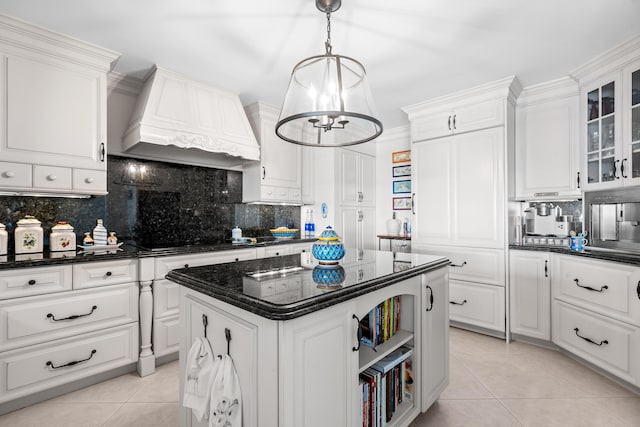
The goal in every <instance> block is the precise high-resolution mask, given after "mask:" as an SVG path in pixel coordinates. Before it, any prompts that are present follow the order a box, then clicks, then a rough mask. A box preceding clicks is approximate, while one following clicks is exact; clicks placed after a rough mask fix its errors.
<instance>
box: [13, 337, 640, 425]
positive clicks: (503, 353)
mask: <svg viewBox="0 0 640 427" xmlns="http://www.w3.org/2000/svg"><path fill="white" fill-rule="evenodd" d="M450 348H451V361H450V363H451V378H450V384H449V387H448V388H447V389H446V390H445V392H444V393H443V394H442V396H441V397H440V400H439V401H438V402H437V403H435V404H434V405H433V406H432V407H431V408H430V409H429V410H428V411H427V412H426V413H425V414H422V415H420V416H419V417H418V418H417V419H416V420H415V421H414V422H413V423H412V424H411V427H436V426H437V427H440V426H443V427H449V426H460V427H474V426H487V427H494V426H527V427H528V426H541V427H542V426H544V427H552V426H562V427H570V426H580V427H589V426H598V427H600V426H602V427H605V426H606V427H609V426H611V427H618V426H628V427H638V426H640V397H639V396H638V395H635V394H633V393H631V392H629V391H628V390H626V389H624V388H622V387H620V386H618V385H617V384H615V383H614V382H612V381H610V380H609V379H607V378H605V377H603V376H601V375H599V374H597V373H595V372H593V371H591V370H589V369H588V368H585V367H584V366H582V365H580V364H579V363H577V362H575V361H573V360H572V359H570V358H568V357H566V356H564V355H562V354H560V353H558V352H556V351H552V350H547V349H543V348H540V347H536V346H532V345H529V344H525V343H520V342H512V343H510V344H507V343H506V342H505V341H503V340H499V339H496V338H491V337H487V336H484V335H479V334H475V333H473V332H467V331H463V330H460V329H455V328H452V329H451V340H450ZM178 402H179V399H178V362H171V363H168V364H166V365H163V366H161V367H159V368H158V369H157V371H156V373H155V374H154V375H151V376H148V377H145V378H139V377H138V376H137V375H136V374H133V373H132V374H129V375H124V376H121V377H119V378H115V379H113V380H110V381H105V382H103V383H100V384H96V385H94V386H91V387H87V388H85V389H82V390H78V391H76V392H73V393H69V394H66V395H64V396H60V397H57V398H55V399H51V400H48V401H46V402H42V403H39V404H36V405H33V406H30V407H28V408H25V409H21V410H18V411H15V412H12V413H10V414H6V415H4V416H0V427H45V426H46V427H58V426H60V427H76V426H78V427H91V426H96V427H129V426H131V427H145V426H150V427H151V426H153V427H176V426H178V424H179V422H178V408H179V403H178ZM328 427H329V426H328ZM331 427H334V426H331Z"/></svg>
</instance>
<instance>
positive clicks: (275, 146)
mask: <svg viewBox="0 0 640 427" xmlns="http://www.w3.org/2000/svg"><path fill="white" fill-rule="evenodd" d="M245 110H246V112H247V116H248V118H249V122H250V123H251V127H252V129H253V132H254V133H255V135H256V137H257V139H258V141H259V143H260V161H259V162H250V163H246V164H245V165H244V166H243V169H242V201H243V202H245V203H247V202H271V203H293V204H302V147H301V146H300V145H297V144H292V143H290V142H286V141H284V140H282V139H280V138H279V137H278V136H277V135H276V133H275V126H276V123H277V121H278V113H279V111H278V110H277V109H276V108H274V107H271V106H268V105H266V104H264V103H262V102H258V103H255V104H251V105H249V106H247V107H245Z"/></svg>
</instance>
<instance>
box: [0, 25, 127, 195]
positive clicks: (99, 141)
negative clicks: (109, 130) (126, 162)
mask: <svg viewBox="0 0 640 427" xmlns="http://www.w3.org/2000/svg"><path fill="white" fill-rule="evenodd" d="M0 34H1V37H0V59H1V60H2V63H3V66H2V67H1V68H0V94H2V103H1V104H2V105H1V106H0V127H2V129H3V132H0V158H2V160H3V162H8V163H13V164H17V165H21V167H15V166H14V167H11V165H7V164H3V165H0V169H1V170H0V175H2V176H3V179H1V180H0V185H2V187H1V188H4V189H6V190H8V191H15V192H46V193H74V194H75V193H77V194H106V142H107V139H106V118H107V111H106V108H107V72H108V71H109V70H110V68H111V63H112V62H113V61H114V60H115V59H117V57H118V54H116V53H115V52H112V51H109V50H106V49H102V48H99V47H96V46H94V45H89V44H86V43H83V42H81V41H78V40H76V39H70V38H68V37H65V36H62V35H60V34H57V33H51V32H49V31H47V30H44V29H42V28H40V27H34V26H31V25H29V24H27V23H24V22H21V21H15V20H13V19H12V18H9V17H6V16H3V17H0ZM42 168H45V170H42ZM46 168H50V169H48V170H47V169H46ZM86 171H93V172H97V173H98V175H92V174H89V175H87V174H86ZM72 177H73V178H72ZM89 178H91V180H92V182H91V183H88V182H86V180H87V179H89ZM88 184H93V185H88Z"/></svg>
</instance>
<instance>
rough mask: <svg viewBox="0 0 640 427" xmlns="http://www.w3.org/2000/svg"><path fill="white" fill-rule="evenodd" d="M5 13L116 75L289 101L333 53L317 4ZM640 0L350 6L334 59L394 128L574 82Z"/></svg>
mask: <svg viewBox="0 0 640 427" xmlns="http://www.w3.org/2000/svg"><path fill="white" fill-rule="evenodd" d="M0 13H5V14H7V15H11V16H14V17H17V18H20V19H23V20H25V21H28V22H31V23H35V24H38V25H41V26H43V27H45V28H48V29H51V30H54V31H58V32H61V33H64V34H68V35H71V36H73V37H76V38H79V39H82V40H85V41H89V42H92V43H94V44H97V45H100V46H103V47H106V48H110V49H112V50H115V51H117V52H120V53H121V54H122V56H121V57H120V59H119V60H118V62H117V64H116V66H115V71H118V72H120V73H123V74H126V75H130V76H133V77H140V78H141V77H143V76H144V75H145V74H146V72H147V71H148V70H149V68H150V67H151V65H152V64H158V65H159V66H162V67H165V68H168V69H171V70H174V71H178V72H180V73H182V74H185V75H188V76H189V77H192V78H195V79H198V80H202V81H206V82H209V83H211V84H214V85H216V86H220V87H224V88H226V89H228V90H231V91H233V92H235V93H238V94H239V95H240V99H241V100H242V102H243V104H245V105H246V104H248V103H250V102H253V101H256V100H261V101H265V102H267V103H269V104H272V105H276V106H280V105H281V103H282V99H283V96H284V93H285V91H286V89H287V85H288V81H289V76H290V73H291V70H292V68H293V66H294V65H295V64H296V63H297V62H298V61H300V60H302V59H303V58H305V57H307V56H311V55H316V54H322V53H324V40H325V37H326V20H325V16H324V15H323V14H322V13H321V12H319V11H318V10H317V9H316V7H315V0H277V1H264V0H262V1H259V0H231V1H221V0H217V1H216V0H108V1H97V0H93V1H87V0H55V1H51V0H2V1H1V2H0ZM639 16H640V1H637V0H607V1H602V0H560V1H558V0H537V1H525V0H482V1H478V0H402V1H385V2H383V1H379V0H343V3H342V7H341V8H340V10H338V11H337V12H335V13H334V14H333V15H332V18H331V21H332V32H331V38H332V44H333V52H334V53H338V54H341V55H345V56H351V57H353V58H355V59H357V60H358V61H360V62H361V63H362V64H363V65H364V66H365V68H366V69H367V73H368V76H369V80H370V84H371V89H372V92H373V95H374V99H375V101H376V104H377V108H378V112H379V116H380V118H381V120H382V122H383V124H384V126H385V128H386V129H389V128H392V127H396V126H400V125H403V124H406V123H407V118H406V115H405V114H404V113H403V112H402V111H401V110H400V108H401V107H403V106H407V105H411V104H414V103H417V102H420V101H424V100H427V99H430V98H433V97H435V96H439V95H444V94H447V93H450V92H454V91H457V90H461V89H466V88H469V87H473V86H476V85H479V84H482V83H486V82H489V81H492V80H497V79H500V78H503V77H506V76H509V75H516V76H518V78H519V80H520V82H521V83H522V85H523V86H525V87H526V86H530V85H533V84H537V83H542V82H545V81H548V80H552V79H556V78H560V77H563V76H566V75H567V74H568V73H569V71H571V70H572V69H573V68H575V67H577V66H579V65H581V64H583V63H584V62H586V61H588V60H590V59H592V58H593V57H595V56H597V55H599V54H600V53H603V52H604V51H606V50H607V49H609V48H611V47H614V46H615V45H617V44H619V43H621V42H623V41H625V40H628V39H629V38H631V37H633V36H636V35H638V34H640V21H638V17H639Z"/></svg>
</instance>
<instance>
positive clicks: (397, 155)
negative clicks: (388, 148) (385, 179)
mask: <svg viewBox="0 0 640 427" xmlns="http://www.w3.org/2000/svg"><path fill="white" fill-rule="evenodd" d="M410 161H411V150H405V151H396V152H394V153H391V162H392V163H403V162H410Z"/></svg>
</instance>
